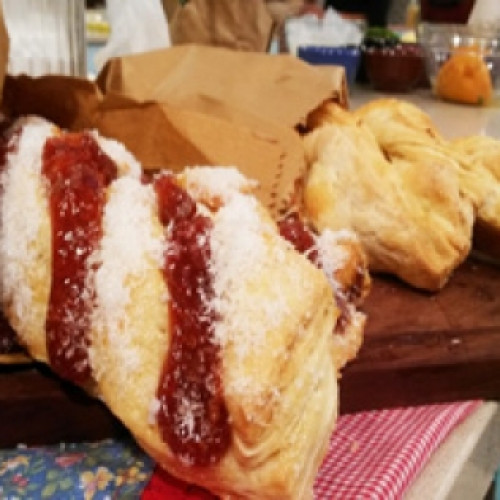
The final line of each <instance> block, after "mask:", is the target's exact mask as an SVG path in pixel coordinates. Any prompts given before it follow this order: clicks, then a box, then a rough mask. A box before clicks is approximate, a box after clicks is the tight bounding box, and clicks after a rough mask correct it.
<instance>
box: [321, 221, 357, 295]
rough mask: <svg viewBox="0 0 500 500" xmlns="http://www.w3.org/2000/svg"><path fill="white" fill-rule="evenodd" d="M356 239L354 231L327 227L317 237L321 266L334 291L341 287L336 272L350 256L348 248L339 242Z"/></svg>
mask: <svg viewBox="0 0 500 500" xmlns="http://www.w3.org/2000/svg"><path fill="white" fill-rule="evenodd" d="M355 239H356V235H355V234H354V233H353V232H352V231H349V230H341V231H332V230H330V229H325V230H324V231H323V232H322V233H321V234H320V235H319V236H318V237H317V238H316V246H317V248H318V254H319V262H320V265H321V268H322V269H323V271H324V272H325V275H326V277H327V278H328V281H329V283H330V286H331V287H332V289H333V290H334V291H338V290H340V288H341V287H340V285H339V283H338V282H337V281H336V280H335V274H336V273H337V271H339V270H340V269H342V268H343V267H344V266H345V263H346V260H347V259H348V258H349V254H348V252H347V250H346V249H345V248H344V247H343V246H342V245H339V242H341V241H346V240H347V241H352V240H355Z"/></svg>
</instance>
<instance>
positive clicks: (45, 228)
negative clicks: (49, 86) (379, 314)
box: [0, 120, 369, 499]
mask: <svg viewBox="0 0 500 500" xmlns="http://www.w3.org/2000/svg"><path fill="white" fill-rule="evenodd" d="M35 139H36V140H35ZM7 151H8V153H7V155H6V162H5V163H6V164H5V166H4V171H3V180H4V183H3V184H4V196H3V201H2V203H3V212H2V232H1V241H0V249H1V255H2V264H3V271H4V272H3V273H2V278H3V300H4V311H5V314H6V316H7V317H8V319H9V321H11V323H12V324H13V325H14V326H15V328H16V330H17V331H18V332H19V336H20V339H21V340H22V342H23V343H24V344H26V346H27V347H28V349H29V351H30V352H31V353H33V355H34V356H36V357H37V359H40V360H41V361H45V362H48V363H49V364H50V366H51V367H52V368H53V369H54V370H55V371H56V372H57V373H59V374H60V375H61V376H63V377H66V378H68V379H70V380H72V381H73V382H75V383H78V384H80V385H82V386H84V387H87V388H90V389H91V390H92V391H93V393H95V394H97V395H98V396H99V397H100V398H101V399H102V400H103V401H104V402H105V404H106V405H107V406H108V407H109V408H110V410H111V411H112V412H113V413H114V414H115V415H116V416H117V417H118V418H119V419H120V420H121V421H122V422H123V423H124V424H125V425H126V426H127V427H128V428H129V429H130V431H131V433H132V434H133V435H134V436H135V437H136V439H137V441H138V442H139V443H140V444H141V445H142V446H143V448H144V449H145V450H146V451H147V452H148V453H150V454H151V456H152V457H153V458H154V459H155V460H157V462H158V463H159V464H161V465H162V466H163V467H164V468H166V469H167V470H168V471H169V472H170V473H172V474H173V475H175V476H177V477H179V478H182V479H184V480H186V481H189V482H192V483H196V484H199V485H201V486H204V487H205V488H208V489H209V490H210V491H212V492H214V493H215V494H217V495H219V496H221V497H222V498H255V499H307V498H312V495H313V491H312V486H313V481H314V478H315V475H316V473H317V470H318V468H319V466H320V463H321V460H322V458H323V456H324V454H325V451H326V448H327V445H328V440H329V436H330V433H331V432H332V429H333V427H334V425H335V420H336V416H337V405H338V397H337V378H338V370H339V367H341V366H343V364H344V363H345V362H346V361H347V359H349V358H351V357H352V356H354V355H355V353H356V350H357V348H358V347H359V343H360V341H361V335H362V328H363V324H364V315H363V314H362V313H360V312H359V311H358V310H357V308H356V304H357V303H359V302H360V301H361V300H362V298H363V296H364V294H365V293H366V291H367V286H368V281H369V278H368V276H367V273H366V268H365V267H364V261H363V257H360V255H358V253H357V249H359V247H358V245H357V241H356V239H355V237H354V236H353V235H352V234H350V233H344V234H339V235H335V234H333V235H330V236H323V235H316V234H314V233H312V232H310V230H308V229H307V227H306V226H305V225H301V224H300V221H298V220H296V221H295V222H294V225H293V227H294V231H287V230H286V229H285V228H284V224H281V225H280V226H278V225H277V224H276V223H275V222H274V221H273V220H272V219H271V218H270V216H269V214H268V213H267V211H266V210H265V209H264V208H263V207H262V206H261V205H260V204H259V203H258V202H257V200H256V198H255V197H253V196H252V195H251V194H250V191H251V190H252V189H253V183H252V182H250V181H249V180H247V179H245V178H244V177H243V176H242V175H241V174H239V173H238V172H237V171H236V170H234V169H228V168H225V169H224V168H212V169H211V168H196V169H187V170H186V171H185V172H184V173H183V174H180V175H178V176H174V175H172V174H169V173H167V172H165V173H162V174H160V175H158V176H156V177H155V178H154V179H153V180H151V181H147V180H145V179H139V175H138V172H137V168H136V167H137V165H136V163H135V162H134V160H133V158H131V157H130V155H129V154H128V153H126V152H125V151H124V150H123V149H120V147H119V145H117V144H116V143H113V142H112V141H111V142H108V141H106V140H103V139H101V138H99V136H98V135H97V134H95V133H78V134H68V133H64V132H61V131H59V130H57V129H56V128H55V127H53V126H51V125H50V124H47V123H46V122H41V121H39V120H35V121H32V120H28V121H26V122H23V123H21V124H19V125H18V126H17V127H15V128H14V132H13V133H12V134H11V138H10V141H9V142H8V144H7ZM23 175H24V177H26V178H28V180H27V182H26V184H25V186H27V188H26V189H25V190H24V189H23V187H22V185H21V182H20V179H21V178H22V177H23ZM28 195H29V196H28ZM28 197H29V200H26V198H28ZM9 204H14V205H17V207H22V208H17V209H15V208H13V207H11V206H10V205H9ZM23 218H27V219H28V221H23ZM290 225H291V224H290V223H289V222H288V225H287V228H288V229H290ZM16 228H19V229H20V230H19V232H17V233H16V231H15V229H16ZM280 230H281V234H280ZM295 230H296V231H295ZM297 231H298V232H300V234H301V235H302V236H303V237H298V236H297ZM282 234H283V235H284V236H285V237H283V236H282ZM11 239H14V241H11ZM306 240H307V241H306ZM304 241H306V243H307V245H306V246H307V251H308V253H309V255H307V256H306V255H303V254H302V253H301V252H299V251H297V250H296V248H298V247H299V246H300V243H301V242H304ZM312 255H314V259H313V258H311V256H312ZM351 255H352V258H351ZM308 257H309V258H308ZM344 269H346V271H345V272H344ZM342 279H343V280H344V281H343V282H341V281H340V280H342ZM341 299H342V300H343V302H342V300H341ZM344 335H346V338H344ZM338 339H341V340H338Z"/></svg>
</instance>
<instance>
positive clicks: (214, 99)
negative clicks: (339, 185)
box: [4, 45, 346, 215]
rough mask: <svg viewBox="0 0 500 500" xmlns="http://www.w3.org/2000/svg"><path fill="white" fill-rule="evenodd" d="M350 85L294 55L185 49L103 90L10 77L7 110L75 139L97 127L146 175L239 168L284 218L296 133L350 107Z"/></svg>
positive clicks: (126, 71)
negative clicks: (323, 108)
mask: <svg viewBox="0 0 500 500" xmlns="http://www.w3.org/2000/svg"><path fill="white" fill-rule="evenodd" d="M228 65H229V67H230V68H232V71H230V72H228V71H227V67H228ZM334 74H335V75H337V77H336V78H332V75H334ZM338 80H340V82H341V85H339V82H338ZM344 82H345V79H344V78H343V72H342V71H340V70H338V69H337V68H333V69H332V70H331V71H330V72H327V71H326V70H325V69H322V70H319V69H318V68H315V67H312V66H309V65H307V64H306V63H303V62H302V61H299V60H298V59H295V58H294V57H293V56H270V55H267V54H258V53H249V52H240V51H233V50H229V49H223V48H216V47H209V46H193V45H184V46H178V47H174V48H171V49H166V50H160V51H155V52H150V53H146V54H141V55H136V56H129V57H123V58H120V59H116V60H113V61H110V62H109V63H108V65H107V66H106V68H105V70H104V71H103V73H102V74H101V75H100V77H99V86H97V85H96V84H94V83H93V82H89V81H86V80H81V79H77V78H70V77H58V76H46V77H42V78H36V79H35V78H29V77H17V78H13V77H8V78H7V80H6V82H5V90H4V109H5V110H6V112H7V113H8V114H10V115H12V116H19V115H25V114H30V113H32V114H38V115H41V116H44V117H46V118H48V119H50V120H52V121H54V122H55V123H57V124H58V125H60V126H61V127H64V128H68V129H71V130H80V129H85V128H97V129H99V130H100V132H101V133H102V134H104V135H106V136H109V137H114V138H116V139H118V140H120V141H122V142H123V143H124V144H125V145H126V146H127V148H128V149H130V151H131V152H132V153H134V154H135V155H136V156H137V158H138V159H139V160H140V161H141V162H142V164H143V166H144V168H146V169H158V168H169V169H171V170H174V171H176V170H181V169H182V168H184V167H186V166H195V165H220V166H235V167H237V168H238V169H239V170H241V171H242V172H243V173H244V174H245V175H247V176H248V177H250V178H253V179H256V180H257V181H258V182H259V186H260V188H259V191H258V196H259V198H260V199H261V201H262V202H263V203H264V204H265V205H267V206H268V207H269V208H270V210H271V211H272V213H273V214H274V215H277V214H278V213H281V212H283V211H285V210H286V209H287V208H288V207H289V205H290V203H291V200H292V197H293V195H294V193H295V184H296V182H297V180H298V179H299V178H300V177H301V176H302V175H303V173H304V170H305V158H304V151H303V146H302V141H301V138H300V135H299V133H298V132H297V128H298V127H299V126H300V124H302V123H303V122H304V119H305V117H306V116H307V114H308V113H309V112H310V111H311V110H313V109H314V108H316V107H317V106H318V105H319V104H321V103H322V102H323V101H324V100H327V99H336V100H337V101H340V102H345V99H346V96H345V93H344Z"/></svg>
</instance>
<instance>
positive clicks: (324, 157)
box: [303, 99, 500, 291]
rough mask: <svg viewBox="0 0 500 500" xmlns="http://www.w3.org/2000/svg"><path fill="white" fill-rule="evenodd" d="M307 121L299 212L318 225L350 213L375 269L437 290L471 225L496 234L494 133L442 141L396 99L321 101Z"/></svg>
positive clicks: (499, 216)
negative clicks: (345, 104)
mask: <svg viewBox="0 0 500 500" xmlns="http://www.w3.org/2000/svg"><path fill="white" fill-rule="evenodd" d="M309 127H310V129H311V130H312V131H311V132H310V133H309V134H307V135H306V136H305V148H306V153H307V155H308V158H309V162H310V165H311V167H310V171H309V173H308V175H307V178H306V180H305V186H304V192H303V201H304V212H305V214H306V215H307V216H308V217H309V218H310V220H311V221H312V223H313V224H314V225H315V226H316V227H317V228H319V229H325V228H332V229H335V228H338V227H339V226H340V225H342V226H343V227H345V224H346V223H347V225H348V227H350V228H351V229H352V230H354V231H355V232H356V233H357V234H358V236H359V237H360V239H361V241H362V243H363V245H364V248H365V250H366V252H367V254H368V258H369V266H370V269H371V270H372V271H374V272H382V273H390V274H393V275H396V276H398V277H399V278H401V279H402V280H403V281H405V282H407V283H409V284H410V285H412V286H415V287H417V288H421V289H424V290H430V291H437V290H439V289H441V288H442V287H443V286H444V285H445V284H446V283H447V281H448V280H449V278H450V276H451V275H452V273H453V271H454V270H455V269H456V268H457V267H458V266H459V265H460V264H461V262H462V261H463V260H464V259H465V258H466V257H467V256H468V255H469V253H470V250H471V247H472V236H473V231H475V233H476V234H478V228H483V230H482V231H481V233H482V234H484V233H485V230H484V228H487V229H489V230H490V234H491V231H493V233H494V234H495V235H496V238H497V240H496V241H500V239H498V235H500V203H499V201H500V183H499V180H500V176H499V172H498V168H497V167H496V164H495V161H494V160H492V158H498V154H499V151H500V145H499V143H498V141H495V140H494V139H490V138H485V137H474V138H468V139H464V140H457V141H455V142H449V141H447V140H445V139H444V138H443V137H442V136H441V135H440V134H439V132H438V131H437V129H436V128H435V126H434V125H433V123H432V121H431V120H430V118H429V116H428V115H426V114H425V113H424V112H423V111H422V110H420V109H419V108H418V107H416V106H414V105H412V104H410V103H408V102H405V101H402V100H397V99H378V100H375V101H372V102H370V103H368V104H366V105H364V106H362V107H360V108H359V109H357V110H356V111H354V112H348V111H345V110H343V109H341V108H340V107H338V106H337V105H334V104H325V105H324V106H322V107H321V108H319V109H317V110H316V111H315V112H313V113H312V114H311V116H310V117H309ZM483 142H484V143H486V144H483ZM492 144H495V145H496V146H492ZM487 148H488V149H487ZM487 151H489V153H487ZM495 168H496V169H497V170H496V172H495V170H494V169H495ZM497 249H498V247H497ZM499 254H500V252H499Z"/></svg>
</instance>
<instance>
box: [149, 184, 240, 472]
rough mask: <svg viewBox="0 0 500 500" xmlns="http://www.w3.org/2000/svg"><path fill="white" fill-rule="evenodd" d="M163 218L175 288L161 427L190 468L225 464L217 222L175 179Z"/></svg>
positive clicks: (160, 192)
mask: <svg viewBox="0 0 500 500" xmlns="http://www.w3.org/2000/svg"><path fill="white" fill-rule="evenodd" d="M155 189H156V192H157V196H158V204H159V214H160V219H161V222H162V224H163V225H164V226H165V227H168V230H169V237H168V250H167V252H166V255H165V263H164V269H163V273H164V277H165V280H166V283H167V285H168V288H169V293H170V300H169V313H170V316H169V317H170V322H171V324H170V331H171V332H172V333H171V340H170V346H169V351H168V355H167V357H166V359H165V363H164V367H163V372H162V374H161V378H160V383H159V387H158V390H157V397H158V399H159V401H160V410H159V413H158V424H159V426H160V429H161V432H162V437H163V439H164V441H165V442H166V443H167V444H168V445H169V447H170V449H171V450H172V452H173V453H174V454H175V455H176V456H178V457H179V458H180V460H182V461H183V462H184V463H186V464H189V465H199V466H206V465H210V464H214V463H217V462H218V461H219V460H220V459H221V458H222V456H223V455H224V454H225V452H226V451H227V449H228V447H229V445H230V443H231V428H230V425H229V421H228V411H227V408H226V404H225V400H224V396H223V387H222V380H221V373H220V372H221V360H220V347H219V346H218V345H217V343H216V342H215V340H214V323H215V320H216V319H217V318H216V314H215V312H214V311H213V309H211V307H210V301H211V299H212V297H213V295H214V292H213V282H212V277H211V274H210V271H209V260H210V255H211V249H210V232H211V229H212V222H211V220H210V219H209V218H208V217H205V216H203V215H200V214H198V213H197V210H196V204H195V202H194V201H193V200H192V199H191V197H190V196H189V194H188V193H187V192H186V191H185V190H184V189H182V188H181V187H180V186H179V185H177V184H176V182H175V180H174V179H173V178H172V177H171V176H169V175H162V176H160V177H158V178H157V179H156V180H155Z"/></svg>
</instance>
